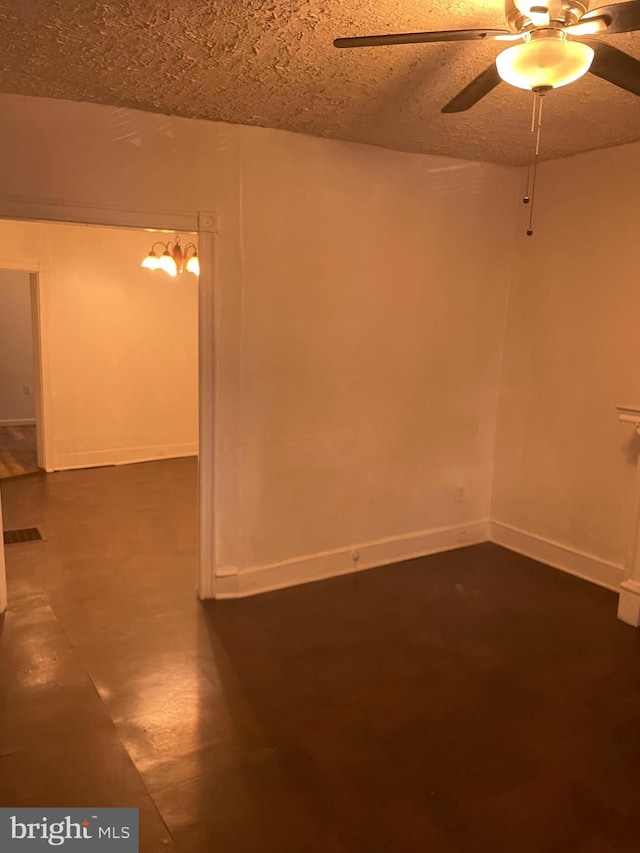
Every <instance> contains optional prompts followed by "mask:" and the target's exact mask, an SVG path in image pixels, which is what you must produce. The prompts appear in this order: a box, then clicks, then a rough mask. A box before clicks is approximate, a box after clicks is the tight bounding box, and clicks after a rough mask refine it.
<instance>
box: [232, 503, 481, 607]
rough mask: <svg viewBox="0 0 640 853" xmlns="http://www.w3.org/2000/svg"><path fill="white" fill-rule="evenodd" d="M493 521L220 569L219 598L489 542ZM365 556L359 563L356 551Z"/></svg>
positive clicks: (475, 522)
mask: <svg viewBox="0 0 640 853" xmlns="http://www.w3.org/2000/svg"><path fill="white" fill-rule="evenodd" d="M488 528H489V520H488V519H480V520H475V521H468V522H466V523H462V524H455V525H452V526H451V527H439V528H432V529H430V530H420V531H416V532H413V533H406V534H403V535H401V536H392V537H389V538H386V539H376V540H372V541H370V542H361V543H358V544H357V545H350V546H348V547H346V548H337V549H335V550H332V551H321V552H318V553H316V554H305V555H304V556H302V557H293V558H292V559H289V560H282V561H281V562H278V563H270V564H268V565H262V566H252V567H250V568H248V569H242V570H238V569H237V568H234V567H229V566H226V567H220V569H219V570H218V571H217V572H216V579H217V584H216V598H244V597H246V596H249V595H256V594H257V593H262V592H271V591H273V590H277V589H284V588H285V587H290V586H295V585H298V584H303V583H312V582H314V581H321V580H326V579H328V578H333V577H338V576H340V575H346V574H352V573H354V572H360V571H365V570H366V569H373V568H375V567H376V566H386V565H389V564H392V563H397V562H401V561H403V560H413V559H415V558H416V557H426V556H427V555H429V554H437V553H440V552H442V551H450V550H452V549H454V548H463V547H466V546H468V545H477V544H478V543H480V542H486V541H487V536H488ZM355 551H357V552H359V555H360V559H359V560H358V561H357V563H354V561H353V559H352V555H353V553H354V552H355Z"/></svg>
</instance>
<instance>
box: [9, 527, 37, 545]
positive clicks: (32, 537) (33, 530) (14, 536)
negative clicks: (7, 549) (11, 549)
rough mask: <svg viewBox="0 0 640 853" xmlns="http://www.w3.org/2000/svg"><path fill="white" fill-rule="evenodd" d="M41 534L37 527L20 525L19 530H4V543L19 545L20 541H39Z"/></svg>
mask: <svg viewBox="0 0 640 853" xmlns="http://www.w3.org/2000/svg"><path fill="white" fill-rule="evenodd" d="M41 541H42V534H41V533H40V531H39V530H38V528H37V527H22V528H20V529H19V530H5V531H4V544H5V545H20V544H21V543H22V542H41Z"/></svg>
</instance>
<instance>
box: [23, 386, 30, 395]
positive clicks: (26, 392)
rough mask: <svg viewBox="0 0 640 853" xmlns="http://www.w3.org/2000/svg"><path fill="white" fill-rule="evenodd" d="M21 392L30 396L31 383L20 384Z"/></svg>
mask: <svg viewBox="0 0 640 853" xmlns="http://www.w3.org/2000/svg"><path fill="white" fill-rule="evenodd" d="M22 393H23V394H24V395H25V396H27V397H30V396H31V385H23V386H22Z"/></svg>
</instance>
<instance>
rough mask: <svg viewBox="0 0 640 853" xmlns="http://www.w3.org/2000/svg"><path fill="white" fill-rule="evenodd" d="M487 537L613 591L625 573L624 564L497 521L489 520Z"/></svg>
mask: <svg viewBox="0 0 640 853" xmlns="http://www.w3.org/2000/svg"><path fill="white" fill-rule="evenodd" d="M489 541H490V542H495V544H496V545H502V547H503V548H508V549H509V551H515V552H516V553H517V554H522V555H523V556H525V557H531V558H532V559H533V560H538V562H540V563H545V564H546V565H548V566H552V567H553V568H554V569H561V570H562V571H563V572H568V573H569V574H570V575H576V576H577V577H579V578H582V579H583V580H587V581H591V583H595V584H598V585H599V586H604V587H606V588H607V589H612V590H615V591H616V592H618V591H619V587H620V583H621V582H622V581H623V580H624V579H625V577H626V572H625V569H624V566H621V565H619V564H617V563H610V562H608V561H607V560H602V559H600V557H596V556H595V555H594V554H587V553H585V552H584V551H578V550H576V549H575V548H570V547H569V546H567V545H563V544H562V543H560V542H554V541H552V540H551V539H545V538H544V537H542V536H536V535H534V534H533V533H527V532H526V531H525V530H519V529H518V528H517V527H512V526H511V525H510V524H505V523H504V522H501V521H491V522H490V524H489Z"/></svg>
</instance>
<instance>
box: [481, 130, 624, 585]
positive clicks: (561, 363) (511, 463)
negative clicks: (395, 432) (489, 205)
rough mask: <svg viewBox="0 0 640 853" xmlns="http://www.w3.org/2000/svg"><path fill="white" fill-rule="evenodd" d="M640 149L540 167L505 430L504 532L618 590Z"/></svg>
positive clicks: (501, 440)
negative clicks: (623, 408)
mask: <svg viewBox="0 0 640 853" xmlns="http://www.w3.org/2000/svg"><path fill="white" fill-rule="evenodd" d="M639 157H640V145H639V144H634V145H627V146H623V147H619V148H612V149H608V150H604V151H597V152H593V153H589V154H584V155H580V156H578V157H572V158H568V159H565V160H558V161H554V162H550V163H545V164H543V165H542V167H541V169H540V173H539V181H538V190H537V192H538V198H537V201H536V216H537V227H536V233H535V236H534V237H533V238H532V239H527V238H526V237H524V238H523V239H522V240H521V242H520V245H519V255H518V264H517V266H516V271H515V276H514V281H513V288H512V292H511V299H510V309H509V323H508V333H507V338H506V348H505V361H504V374H503V380H502V394H501V401H500V416H499V429H498V437H497V455H496V471H495V484H494V500H493V516H494V519H495V522H496V524H495V525H494V531H493V532H494V536H495V538H497V540H498V541H504V542H505V543H506V544H511V545H512V546H516V547H518V548H519V549H520V550H525V551H527V552H528V553H532V554H533V555H535V556H542V558H543V559H547V560H549V561H551V562H556V564H557V565H560V566H562V567H563V568H569V569H571V570H573V571H577V572H578V573H581V574H584V575H585V576H587V577H590V578H591V579H592V580H596V581H597V582H600V583H604V584H607V585H609V586H614V585H616V584H617V582H618V581H619V580H620V579H621V578H622V576H623V571H624V570H623V565H624V562H625V554H626V548H627V542H628V536H629V523H630V513H631V511H632V507H631V502H632V490H633V480H634V471H635V463H636V456H637V453H638V449H639V442H638V439H637V437H635V436H634V432H633V428H632V427H630V426H628V425H626V426H625V425H622V424H620V423H619V422H618V419H617V412H616V411H615V408H614V407H615V406H616V405H617V404H633V403H637V402H638V401H640V336H639V335H638V317H639V316H640V286H639V283H638V249H637V243H638V233H639V229H640V169H639V168H638V158H639ZM498 522H499V523H500V524H497V523H498ZM505 525H506V526H507V527H503V526H505ZM509 528H515V530H510V529H509Z"/></svg>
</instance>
